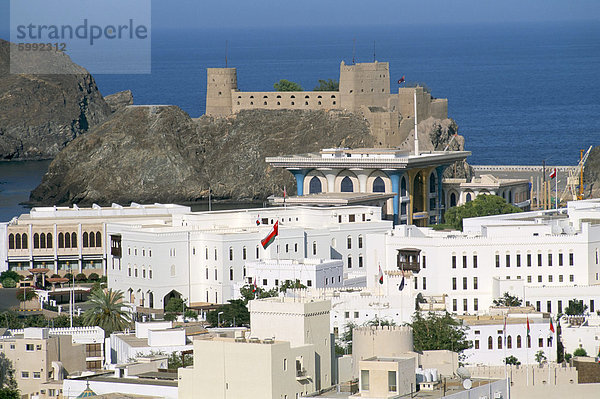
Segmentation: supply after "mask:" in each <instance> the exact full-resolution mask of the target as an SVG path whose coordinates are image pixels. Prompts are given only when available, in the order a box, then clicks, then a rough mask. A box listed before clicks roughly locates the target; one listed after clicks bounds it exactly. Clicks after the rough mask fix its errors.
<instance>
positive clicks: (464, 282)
mask: <svg viewBox="0 0 600 399" xmlns="http://www.w3.org/2000/svg"><path fill="white" fill-rule="evenodd" d="M466 289H467V278H466V277H463V290H466Z"/></svg>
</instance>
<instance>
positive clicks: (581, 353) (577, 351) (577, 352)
mask: <svg viewBox="0 0 600 399" xmlns="http://www.w3.org/2000/svg"><path fill="white" fill-rule="evenodd" d="M573 356H587V352H586V350H585V349H583V348H577V349H575V350H574V351H573Z"/></svg>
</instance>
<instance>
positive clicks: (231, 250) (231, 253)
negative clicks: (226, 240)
mask: <svg viewBox="0 0 600 399" xmlns="http://www.w3.org/2000/svg"><path fill="white" fill-rule="evenodd" d="M229 260H233V248H232V247H229Z"/></svg>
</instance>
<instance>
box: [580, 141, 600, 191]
mask: <svg viewBox="0 0 600 399" xmlns="http://www.w3.org/2000/svg"><path fill="white" fill-rule="evenodd" d="M583 183H584V186H585V192H584V194H585V198H600V146H596V147H594V148H592V151H590V155H589V158H588V160H587V162H586V164H585V169H584V170H583Z"/></svg>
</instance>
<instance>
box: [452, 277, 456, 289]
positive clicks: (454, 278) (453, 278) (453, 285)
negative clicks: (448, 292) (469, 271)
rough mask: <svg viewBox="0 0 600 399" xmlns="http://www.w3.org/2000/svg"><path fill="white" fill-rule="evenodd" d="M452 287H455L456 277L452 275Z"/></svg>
mask: <svg viewBox="0 0 600 399" xmlns="http://www.w3.org/2000/svg"><path fill="white" fill-rule="evenodd" d="M452 289H453V290H455V289H456V277H452Z"/></svg>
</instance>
